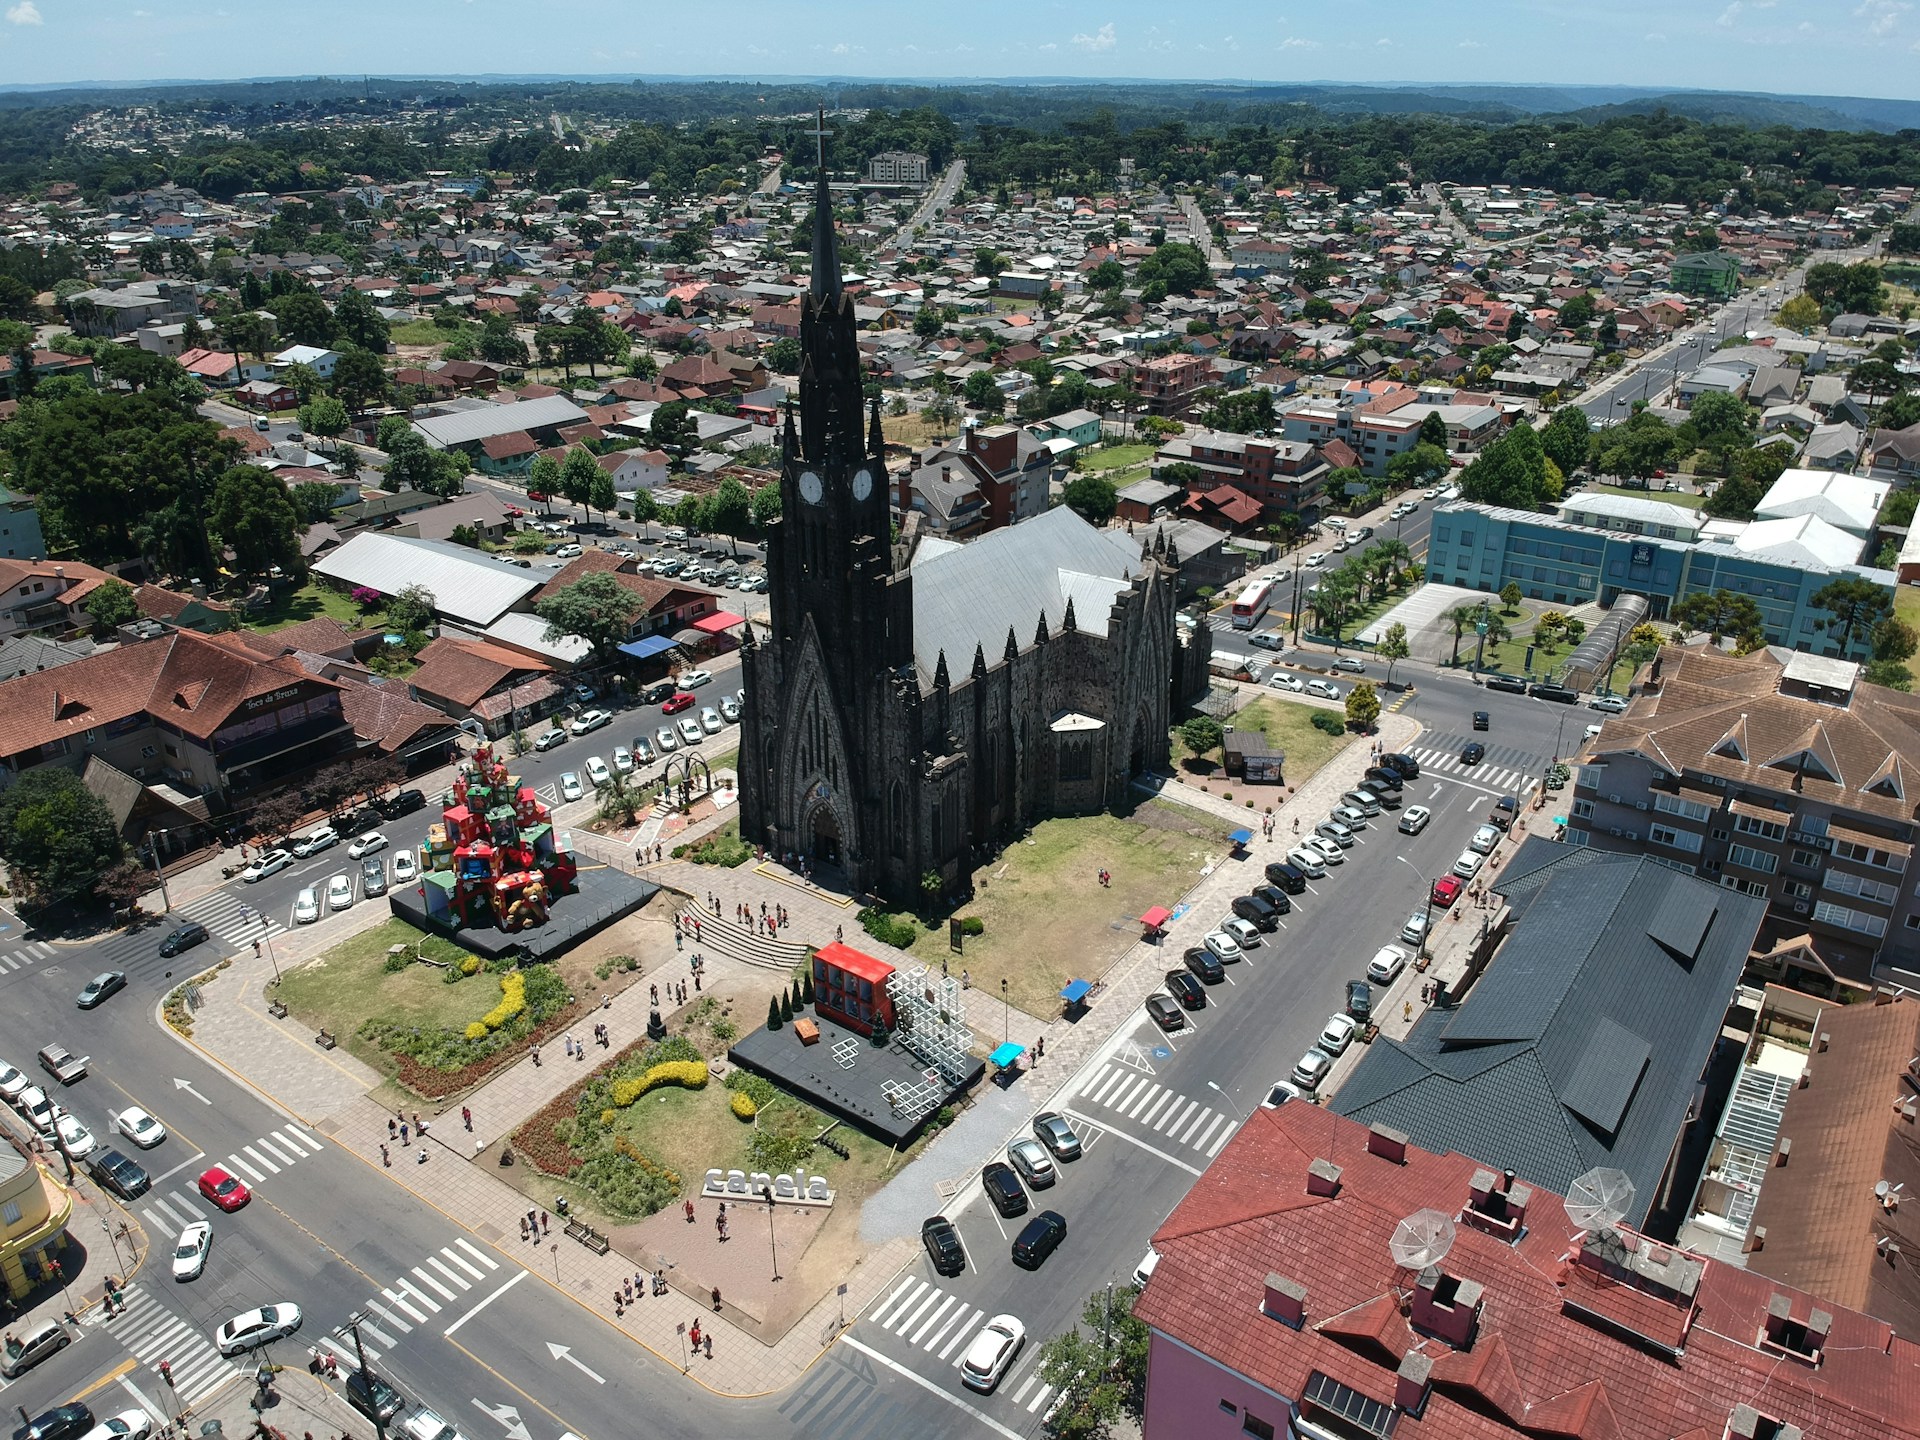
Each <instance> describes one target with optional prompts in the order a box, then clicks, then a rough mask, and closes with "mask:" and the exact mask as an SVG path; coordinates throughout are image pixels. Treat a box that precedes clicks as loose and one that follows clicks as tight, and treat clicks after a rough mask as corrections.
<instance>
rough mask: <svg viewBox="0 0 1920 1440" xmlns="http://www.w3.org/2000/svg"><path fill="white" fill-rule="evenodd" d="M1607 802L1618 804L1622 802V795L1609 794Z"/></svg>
mask: <svg viewBox="0 0 1920 1440" xmlns="http://www.w3.org/2000/svg"><path fill="white" fill-rule="evenodd" d="M1607 803H1608V804H1609V805H1618V804H1619V803H1620V797H1619V796H1618V795H1609V796H1607Z"/></svg>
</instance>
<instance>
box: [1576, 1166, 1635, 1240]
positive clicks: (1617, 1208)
mask: <svg viewBox="0 0 1920 1440" xmlns="http://www.w3.org/2000/svg"><path fill="white" fill-rule="evenodd" d="M1566 1207H1567V1219H1569V1220H1571V1221H1572V1222H1573V1223H1574V1224H1575V1225H1577V1226H1578V1227H1579V1228H1580V1229H1582V1230H1611V1229H1612V1228H1613V1227H1614V1226H1615V1225H1617V1224H1619V1223H1620V1222H1621V1221H1622V1220H1624V1219H1626V1218H1627V1215H1628V1213H1629V1212H1630V1211H1632V1209H1633V1181H1631V1180H1629V1179H1628V1178H1627V1173H1626V1171H1624V1170H1610V1169H1607V1168H1606V1167H1604V1166H1602V1167H1599V1168H1597V1169H1593V1170H1589V1171H1587V1173H1586V1174H1584V1175H1582V1176H1580V1177H1579V1178H1578V1179H1576V1180H1575V1181H1574V1182H1573V1184H1571V1185H1569V1186H1568V1187H1567V1198H1566Z"/></svg>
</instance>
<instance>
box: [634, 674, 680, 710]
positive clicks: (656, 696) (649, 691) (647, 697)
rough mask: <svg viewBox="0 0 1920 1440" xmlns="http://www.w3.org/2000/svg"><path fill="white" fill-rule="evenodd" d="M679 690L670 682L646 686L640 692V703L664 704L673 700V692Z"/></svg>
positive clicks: (663, 681)
mask: <svg viewBox="0 0 1920 1440" xmlns="http://www.w3.org/2000/svg"><path fill="white" fill-rule="evenodd" d="M679 688H680V687H679V686H677V685H675V684H674V683H673V681H671V680H662V681H660V682H659V683H658V684H654V685H649V686H647V688H646V689H644V690H642V691H641V692H640V703H641V704H642V705H662V704H665V703H666V702H667V701H669V700H671V699H672V698H673V696H674V692H675V691H676V690H678V689H679Z"/></svg>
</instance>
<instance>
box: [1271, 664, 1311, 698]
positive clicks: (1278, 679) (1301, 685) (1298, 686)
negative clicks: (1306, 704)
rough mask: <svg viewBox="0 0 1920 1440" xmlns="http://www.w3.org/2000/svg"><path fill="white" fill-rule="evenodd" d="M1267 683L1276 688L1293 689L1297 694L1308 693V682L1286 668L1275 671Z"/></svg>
mask: <svg viewBox="0 0 1920 1440" xmlns="http://www.w3.org/2000/svg"><path fill="white" fill-rule="evenodd" d="M1267 684H1269V685H1270V686H1272V687H1273V688H1274V689H1275V690H1291V691H1292V692H1293V693H1294V694H1295V695H1304V694H1306V693H1307V682H1306V681H1304V680H1302V679H1301V678H1300V677H1299V676H1298V675H1295V674H1292V673H1291V672H1289V671H1286V670H1280V671H1277V672H1275V674H1274V675H1273V677H1272V678H1271V679H1269V680H1268V681H1267Z"/></svg>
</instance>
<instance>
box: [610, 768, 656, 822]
mask: <svg viewBox="0 0 1920 1440" xmlns="http://www.w3.org/2000/svg"><path fill="white" fill-rule="evenodd" d="M646 798H647V791H646V787H645V786H643V785H636V784H634V783H633V781H632V780H631V779H629V778H628V777H627V776H625V775H622V774H621V773H620V772H619V771H618V770H615V771H613V772H612V774H611V778H609V779H608V781H607V783H606V784H604V785H602V786H601V787H600V796H599V799H600V818H601V819H602V820H618V821H619V822H620V823H621V824H622V825H632V824H633V823H635V821H636V820H638V818H639V814H640V807H641V805H642V804H644V803H645V802H646Z"/></svg>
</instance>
